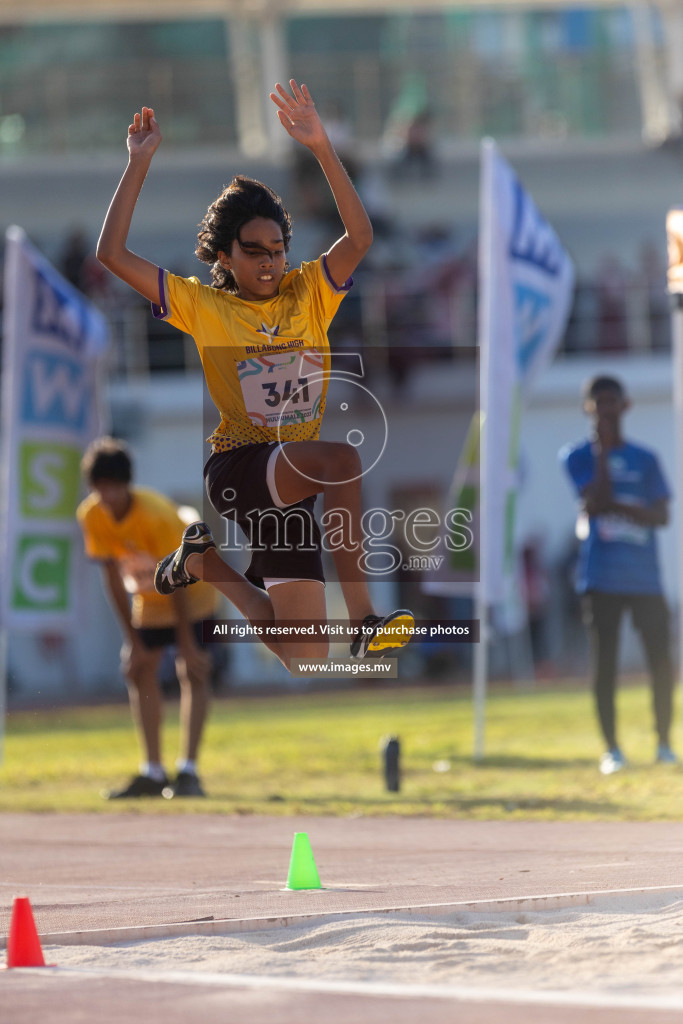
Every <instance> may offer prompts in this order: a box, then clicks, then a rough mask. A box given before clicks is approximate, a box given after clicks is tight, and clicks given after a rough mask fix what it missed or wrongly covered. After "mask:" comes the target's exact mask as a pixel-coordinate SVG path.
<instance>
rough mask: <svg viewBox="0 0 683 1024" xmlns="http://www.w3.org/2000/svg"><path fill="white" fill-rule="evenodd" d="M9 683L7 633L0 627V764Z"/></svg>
mask: <svg viewBox="0 0 683 1024" xmlns="http://www.w3.org/2000/svg"><path fill="white" fill-rule="evenodd" d="M8 683H9V633H8V632H7V630H6V629H5V628H2V629H0V765H1V764H3V762H4V760H5V732H6V729H7V725H6V720H7V691H8V688H9V687H8Z"/></svg>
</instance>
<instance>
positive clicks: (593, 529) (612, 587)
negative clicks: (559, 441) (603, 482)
mask: <svg viewBox="0 0 683 1024" xmlns="http://www.w3.org/2000/svg"><path fill="white" fill-rule="evenodd" d="M560 460H561V461H562V462H563V464H564V467H565V469H566V471H567V473H568V474H569V476H570V478H571V480H572V483H573V484H574V487H575V489H576V492H577V494H578V495H579V496H581V495H582V494H583V491H584V489H585V488H586V487H587V485H588V484H590V483H591V482H592V481H593V478H594V476H595V459H594V456H593V452H592V450H591V442H590V441H584V442H581V443H580V444H575V445H566V446H565V447H564V448H562V450H561V451H560ZM607 465H608V472H609V478H610V481H611V484H612V495H613V497H614V500H615V501H618V502H619V503H620V504H623V505H639V506H641V507H642V506H646V505H652V504H654V502H657V501H661V500H662V499H667V498H669V497H670V496H671V492H670V491H669V487H668V485H667V482H666V480H665V479H664V475H663V473H662V470H661V468H660V466H659V462H658V460H657V456H656V455H655V454H654V452H652V451H650V450H649V449H647V448H641V447H640V446H639V445H636V444H631V443H630V442H628V441H625V442H624V443H623V444H622V445H621V447H620V448H614V449H613V450H612V451H611V452H610V453H609V455H608V456H607ZM576 526H577V529H576V534H577V537H578V538H579V540H580V541H581V547H580V549H579V560H578V565H577V570H576V589H577V590H578V592H579V593H584V592H585V591H587V590H599V591H603V592H606V593H612V594H659V593H661V590H662V586H661V582H660V577H659V564H658V559H657V545H656V541H655V531H654V528H653V527H651V526H641V525H639V524H638V523H634V522H631V521H630V520H628V519H626V518H625V517H624V516H620V515H616V514H614V513H609V514H608V515H600V516H590V517H589V516H587V515H586V513H585V512H582V513H580V515H579V519H578V521H577V524H576Z"/></svg>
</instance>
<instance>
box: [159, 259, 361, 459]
mask: <svg viewBox="0 0 683 1024" xmlns="http://www.w3.org/2000/svg"><path fill="white" fill-rule="evenodd" d="M350 287H351V282H350V281H348V282H346V284H345V285H344V286H343V287H341V288H338V287H337V285H336V284H335V283H334V282H333V281H332V279H331V278H330V276H329V274H328V272H327V265H326V262H325V257H324V256H321V257H320V259H319V260H316V261H315V262H313V263H302V264H301V267H300V268H298V269H296V270H290V271H289V273H287V274H285V276H284V277H283V279H282V282H281V284H280V289H279V291H278V294H277V295H276V296H275V297H274V298H272V299H262V300H257V301H253V302H251V301H247V300H246V299H240V298H238V297H237V296H236V295H232V294H231V293H230V292H226V291H223V290H222V289H219V288H211V287H210V286H209V285H204V284H201V283H200V281H199V280H198V278H196V277H189V278H185V277H177V276H176V275H175V274H170V273H168V271H162V270H161V269H160V271H159V291H160V296H159V297H160V306H156V305H154V306H153V311H154V315H155V316H156V317H157V318H158V319H162V320H167V321H168V322H169V323H170V324H173V326H174V327H178V328H179V329H180V330H181V331H184V332H185V333H186V334H191V335H192V337H193V338H194V340H195V342H196V345H197V349H198V350H199V355H200V357H201V360H202V365H203V367H204V375H205V377H206V384H207V387H208V389H209V394H210V395H211V398H212V399H213V401H214V404H215V405H216V408H217V409H218V411H219V412H220V414H221V422H220V424H219V426H218V427H217V428H216V430H215V431H214V432H213V433H212V434H211V436H210V437H209V438H208V441H209V443H210V444H211V445H212V447H213V450H214V451H230V450H231V449H233V448H241V447H242V445H245V444H257V443H258V442H260V441H312V440H315V439H316V438H317V437H318V436H319V434H320V425H321V422H322V416H323V412H324V410H325V395H326V393H327V384H328V379H329V372H330V346H329V342H328V340H327V329H328V327H329V324H330V322H331V320H332V318H333V316H334V314H335V313H336V312H337V310H338V308H339V304H340V303H341V300H342V299H343V297H344V295H346V293H347V292H348V290H349V288H350Z"/></svg>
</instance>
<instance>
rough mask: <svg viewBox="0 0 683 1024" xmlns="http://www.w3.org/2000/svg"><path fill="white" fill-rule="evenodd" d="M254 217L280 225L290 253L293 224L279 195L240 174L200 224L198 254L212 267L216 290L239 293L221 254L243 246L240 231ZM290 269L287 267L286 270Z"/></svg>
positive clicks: (212, 278)
mask: <svg viewBox="0 0 683 1024" xmlns="http://www.w3.org/2000/svg"><path fill="white" fill-rule="evenodd" d="M254 217H265V218H266V219H267V220H274V221H275V222H276V223H277V224H279V225H280V228H281V229H282V238H283V241H284V246H285V252H287V250H288V249H289V243H290V241H291V239H292V220H291V217H290V216H289V214H288V213H287V211H286V209H285V207H284V205H283V203H282V200H281V199H280V197H279V195H278V194H277V193H276V192H273V190H272V188H268V186H267V185H264V184H263V183H262V182H260V181H256V180H255V179H254V178H248V177H246V175H244V174H237V175H235V177H234V178H233V179H232V181H231V182H230V184H229V185H228V186H226V188H224V189H223V191H222V192H221V194H220V195H219V197H218V199H216V201H215V202H213V203H212V204H211V206H210V207H209V209H208V210H207V211H206V214H205V215H204V217H203V219H202V221H201V223H200V224H199V234H198V235H197V248H196V249H195V254H196V255H197V257H198V258H199V259H200V260H201V261H202V263H208V264H210V266H211V284H212V286H213V287H214V288H222V289H223V290H224V291H227V292H236V291H237V282H236V281H235V278H234V277H233V275H232V271H230V270H226V269H225V267H223V266H222V265H221V263H220V261H219V259H218V253H219V252H225V253H230V251H231V249H232V243H233V242H234V241H238V242H239V239H240V231H241V230H242V228H243V227H244V225H245V224H247V223H248V222H249V221H250V220H253V219H254ZM288 266H289V265H288V264H285V270H286V269H287V268H288Z"/></svg>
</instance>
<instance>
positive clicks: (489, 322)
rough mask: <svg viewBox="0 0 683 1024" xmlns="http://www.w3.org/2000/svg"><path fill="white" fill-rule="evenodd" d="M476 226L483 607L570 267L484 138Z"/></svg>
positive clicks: (504, 550) (508, 562) (498, 586)
mask: <svg viewBox="0 0 683 1024" xmlns="http://www.w3.org/2000/svg"><path fill="white" fill-rule="evenodd" d="M479 231H480V235H479V324H478V327H479V346H480V358H481V406H482V414H483V416H482V418H483V435H482V447H481V459H482V463H481V484H480V486H481V489H482V492H483V493H482V495H481V496H480V505H481V507H480V525H481V536H480V570H481V577H480V579H481V584H482V589H483V599H484V601H485V603H486V604H488V605H491V604H494V603H496V602H499V601H502V600H503V599H504V597H505V595H506V592H507V588H506V581H509V580H510V579H511V577H513V576H514V573H515V550H514V522H515V503H516V497H517V476H518V463H519V433H520V420H521V412H522V408H523V405H524V402H525V400H526V398H527V397H528V395H529V391H530V389H531V387H532V385H533V383H534V381H535V380H536V378H537V376H538V374H539V373H540V372H541V371H542V370H543V369H545V368H546V367H547V366H548V364H549V363H550V361H551V360H552V358H553V356H554V354H555V352H556V350H557V348H558V346H559V344H560V341H561V339H562V336H563V333H564V330H565V327H566V324H567V319H568V317H569V311H570V307H571V299H572V293H573V287H574V267H573V264H572V261H571V259H570V258H569V256H568V255H567V253H566V252H565V250H564V249H563V247H562V245H561V244H560V242H559V240H558V238H557V235H556V234H555V232H554V231H553V229H552V227H551V226H550V225H549V224H548V222H547V221H546V220H545V219H544V218H543V217H542V216H541V214H540V213H539V211H538V210H537V209H536V206H535V204H534V202H533V200H532V199H531V196H530V195H529V194H528V193H527V192H526V191H525V190H524V188H523V187H522V185H521V184H520V182H519V181H518V180H517V177H516V176H515V173H514V171H513V170H512V168H511V167H510V165H509V164H508V163H507V162H506V160H505V159H504V158H503V157H502V156H501V154H500V153H499V151H498V149H497V147H496V145H495V143H494V142H493V141H492V140H491V139H485V140H483V142H482V177H481V192H480V227H479Z"/></svg>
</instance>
